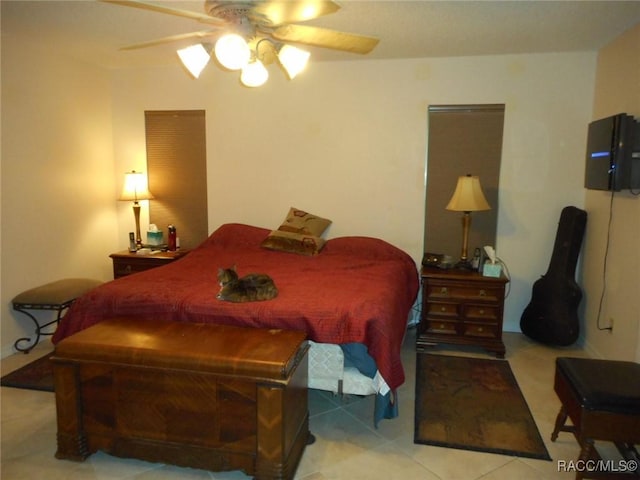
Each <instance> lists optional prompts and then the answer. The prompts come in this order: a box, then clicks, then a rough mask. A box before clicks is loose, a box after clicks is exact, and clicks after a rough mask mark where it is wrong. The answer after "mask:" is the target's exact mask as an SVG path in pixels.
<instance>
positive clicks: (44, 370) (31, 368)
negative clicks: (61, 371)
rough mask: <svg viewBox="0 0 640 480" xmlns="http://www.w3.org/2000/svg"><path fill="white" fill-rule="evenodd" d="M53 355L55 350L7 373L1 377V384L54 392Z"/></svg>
mask: <svg viewBox="0 0 640 480" xmlns="http://www.w3.org/2000/svg"><path fill="white" fill-rule="evenodd" d="M51 355H53V352H52V353H48V354H47V355H45V356H44V357H40V358H38V359H36V360H34V361H33V362H31V363H28V364H26V365H25V366H23V367H20V368H19V369H17V370H14V371H13V372H11V373H8V374H6V375H5V376H4V377H2V378H1V379H0V385H2V386H3V387H14V388H25V389H27V390H42V391H45V392H53V364H52V362H51V360H50V358H51Z"/></svg>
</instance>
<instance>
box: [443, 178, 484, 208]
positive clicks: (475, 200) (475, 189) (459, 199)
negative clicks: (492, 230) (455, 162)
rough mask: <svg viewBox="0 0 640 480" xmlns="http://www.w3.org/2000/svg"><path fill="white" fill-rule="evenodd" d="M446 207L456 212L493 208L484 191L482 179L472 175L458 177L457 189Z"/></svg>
mask: <svg viewBox="0 0 640 480" xmlns="http://www.w3.org/2000/svg"><path fill="white" fill-rule="evenodd" d="M445 208H446V209H447V210H453V211H454V212H475V211H479V210H491V207H490V206H489V203H488V202H487V199H486V198H485V196H484V193H482V186H481V185H480V179H479V178H478V177H477V176H472V175H466V176H464V177H458V184H457V185H456V189H455V191H454V192H453V196H452V197H451V200H449V203H448V204H447V206H446V207H445Z"/></svg>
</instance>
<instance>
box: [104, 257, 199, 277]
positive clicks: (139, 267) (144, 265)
mask: <svg viewBox="0 0 640 480" xmlns="http://www.w3.org/2000/svg"><path fill="white" fill-rule="evenodd" d="M187 253H188V251H187V250H177V251H175V252H160V253H155V254H152V255H140V254H137V253H133V252H128V251H126V250H125V251H124V252H118V253H112V254H111V255H109V256H110V257H111V259H112V260H113V278H120V277H125V276H127V275H131V274H133V273H138V272H144V271H145V270H149V269H151V268H156V267H161V266H162V265H168V264H169V263H171V262H173V261H175V260H177V259H178V258H180V257H183V256H185V255H186V254H187Z"/></svg>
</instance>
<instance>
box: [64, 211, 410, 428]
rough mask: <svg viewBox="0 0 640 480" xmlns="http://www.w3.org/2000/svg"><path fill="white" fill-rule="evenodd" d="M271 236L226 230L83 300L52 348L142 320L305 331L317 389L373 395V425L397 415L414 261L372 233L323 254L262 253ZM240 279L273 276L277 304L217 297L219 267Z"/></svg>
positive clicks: (240, 228)
mask: <svg viewBox="0 0 640 480" xmlns="http://www.w3.org/2000/svg"><path fill="white" fill-rule="evenodd" d="M269 233H270V230H268V229H264V228H260V227H255V226H251V225H243V224H237V223H231V224H225V225H222V226H221V227H219V228H218V229H217V230H216V231H214V232H213V233H212V234H211V235H210V236H209V238H208V239H207V240H205V241H204V242H203V243H202V244H200V245H199V246H198V247H196V248H195V249H194V250H192V251H191V252H189V253H188V254H187V255H185V256H184V257H182V258H181V259H179V260H177V261H175V262H172V263H171V264H168V265H165V266H162V267H158V268H155V269H152V270H147V271H144V272H139V273H136V274H134V275H129V276H126V277H122V278H119V279H117V280H113V281H110V282H107V283H105V284H102V285H100V286H99V287H97V288H95V289H93V290H91V291H90V292H88V293H86V294H85V295H83V296H82V297H80V298H78V299H77V300H76V301H75V303H74V304H73V305H72V306H71V308H70V309H69V311H68V313H67V314H66V315H65V317H64V318H63V320H62V322H61V323H60V325H59V327H58V329H57V331H56V332H55V334H54V336H53V342H54V344H55V343H58V342H59V341H61V340H62V339H64V338H66V337H68V336H70V335H72V334H74V333H76V332H78V331H81V330H83V329H85V328H88V327H90V326H91V325H94V324H96V323H97V322H100V321H101V320H104V319H108V318H113V317H122V316H126V317H127V318H131V319H132V321H135V319H137V318H150V319H156V320H172V321H177V322H197V323H215V324H233V325H241V326H248V327H256V328H280V329H289V330H302V331H305V332H306V333H307V337H308V338H309V340H310V344H311V347H312V348H311V351H310V365H311V366H310V373H309V374H310V380H309V387H310V388H320V389H324V390H333V391H334V392H337V391H340V390H341V392H342V393H355V394H359V395H365V394H369V393H376V408H375V413H374V423H375V424H376V425H377V423H378V421H379V420H380V419H381V418H393V417H394V416H396V415H397V401H396V398H395V391H396V389H397V388H398V387H399V386H400V385H402V383H403V382H404V378H405V377H404V370H403V367H402V362H401V358H400V351H401V346H402V342H403V337H404V334H405V332H406V329H407V319H408V316H409V313H410V311H411V307H412V305H413V302H414V300H415V297H416V295H417V291H418V285H419V282H418V272H417V269H416V266H415V263H414V262H413V260H412V259H411V257H409V256H408V255H407V254H406V253H405V252H403V251H402V250H400V249H398V248H396V247H394V246H393V245H391V244H389V243H387V242H385V241H383V240H380V239H375V238H370V237H355V236H354V237H339V238H334V239H331V240H328V241H326V243H325V245H324V247H323V248H322V250H321V251H320V252H319V253H318V254H317V255H312V256H306V255H298V254H295V253H289V252H283V251H274V250H271V249H267V248H264V247H263V246H262V243H263V241H264V240H265V238H266V237H267V236H268V235H269ZM232 265H235V266H236V268H237V271H238V274H239V275H240V276H243V275H245V274H248V273H266V274H268V275H270V276H271V277H272V278H273V280H274V281H275V284H276V285H277V287H278V291H279V294H278V296H277V297H276V298H275V299H272V300H269V301H262V302H248V303H230V302H224V301H221V300H218V299H217V298H216V295H217V293H218V290H219V286H218V282H217V272H218V268H227V267H230V266H232Z"/></svg>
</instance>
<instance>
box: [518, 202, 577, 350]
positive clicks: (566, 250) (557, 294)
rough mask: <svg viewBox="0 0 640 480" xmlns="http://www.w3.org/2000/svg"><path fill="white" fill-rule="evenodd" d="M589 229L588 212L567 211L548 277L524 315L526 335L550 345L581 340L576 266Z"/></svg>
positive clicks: (535, 286) (534, 292) (535, 290)
mask: <svg viewBox="0 0 640 480" xmlns="http://www.w3.org/2000/svg"><path fill="white" fill-rule="evenodd" d="M586 225H587V212H585V211H584V210H580V209H579V208H576V207H565V208H563V209H562V213H561V214H560V222H559V224H558V233H557V234H556V241H555V244H554V246H553V253H552V255H551V262H550V263H549V268H548V270H547V273H546V274H544V275H543V276H542V277H541V278H540V279H538V280H536V281H535V283H534V284H533V290H532V293H531V301H530V302H529V305H527V308H525V309H524V312H522V317H521V318H520V329H521V330H522V333H524V334H525V335H527V336H528V337H531V338H532V339H534V340H537V341H539V342H542V343H547V344H550V345H562V346H567V345H571V344H572V343H574V342H575V341H576V340H577V339H578V335H579V333H580V321H579V319H578V305H579V304H580V300H582V290H581V289H580V286H579V285H578V284H577V283H576V281H575V272H576V263H577V262H578V255H579V254H580V247H581V245H582V238H583V237H584V231H585V228H586Z"/></svg>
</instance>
